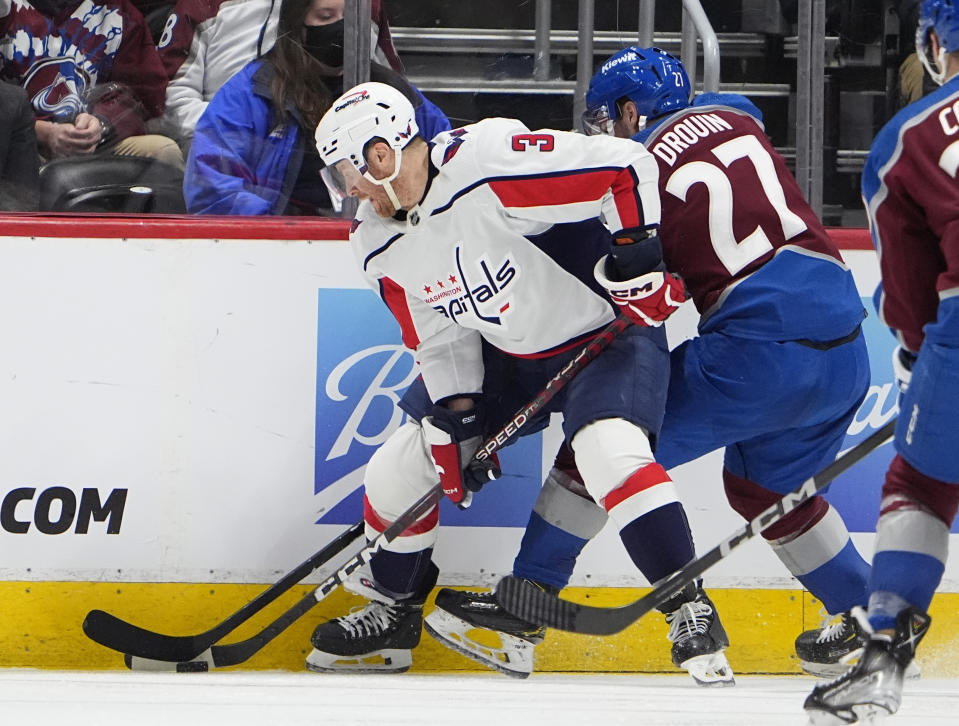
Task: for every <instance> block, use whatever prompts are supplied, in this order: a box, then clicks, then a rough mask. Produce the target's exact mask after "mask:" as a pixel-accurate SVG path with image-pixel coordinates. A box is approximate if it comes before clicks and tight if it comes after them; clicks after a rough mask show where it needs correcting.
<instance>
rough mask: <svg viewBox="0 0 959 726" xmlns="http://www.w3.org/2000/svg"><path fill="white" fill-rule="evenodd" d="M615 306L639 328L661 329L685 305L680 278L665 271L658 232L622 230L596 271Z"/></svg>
mask: <svg viewBox="0 0 959 726" xmlns="http://www.w3.org/2000/svg"><path fill="white" fill-rule="evenodd" d="M593 276H594V277H595V278H596V281H597V282H598V283H599V284H600V285H602V286H603V287H604V288H606V292H607V293H609V296H610V298H611V299H612V301H613V303H615V304H616V305H617V306H618V307H619V308H621V309H622V311H623V313H624V314H625V315H626V316H628V317H629V319H630V320H632V321H633V322H634V323H635V324H636V325H641V326H644V327H650V328H655V327H658V326H660V325H662V324H663V323H664V322H665V320H666V318H668V317H669V316H670V315H672V314H673V313H674V312H676V310H678V309H679V306H680V305H682V304H683V302H685V301H686V286H685V285H684V284H683V281H682V279H681V278H679V277H678V276H676V275H673V274H672V273H670V272H668V271H667V270H666V266H665V265H664V264H663V250H662V244H661V243H660V241H659V236H658V235H657V234H655V231H654V232H653V233H652V234H650V233H649V232H647V231H646V230H639V229H637V230H623V231H622V232H620V233H619V234H618V235H616V238H615V243H614V244H613V247H612V250H611V252H610V254H608V255H605V256H604V257H602V258H601V259H600V260H599V262H597V263H596V267H595V269H594V270H593Z"/></svg>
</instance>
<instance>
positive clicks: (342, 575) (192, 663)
mask: <svg viewBox="0 0 959 726" xmlns="http://www.w3.org/2000/svg"><path fill="white" fill-rule="evenodd" d="M630 325H631V323H630V321H629V318H627V317H626V316H624V315H620V316H619V317H617V318H616V319H615V320H613V322H611V323H610V324H609V325H607V326H606V327H605V328H603V330H601V331H600V332H599V333H598V334H597V335H596V336H595V337H594V338H593V339H592V340H591V341H590V342H589V343H587V344H586V345H585V346H584V347H583V349H582V350H581V351H580V352H579V353H577V354H576V356H575V357H573V358H572V359H571V360H570V361H569V362H568V363H567V364H566V365H565V366H563V368H562V369H561V370H560V371H559V372H558V373H557V374H556V375H555V376H553V378H552V379H550V381H549V382H548V383H547V384H546V386H545V387H544V388H543V389H542V390H541V391H540V392H539V393H538V394H537V395H536V397H535V398H533V400H531V401H530V402H529V403H527V404H526V405H525V406H523V407H522V408H521V409H520V410H519V411H517V412H516V414H515V415H514V416H513V417H512V418H511V419H510V420H509V421H508V422H507V423H506V424H505V425H504V426H503V427H502V428H501V429H500V430H499V431H497V432H496V433H495V434H494V435H493V436H492V437H490V438H489V439H488V440H487V441H486V443H485V444H484V445H483V446H481V447H480V448H479V450H477V452H476V455H475V458H476V459H478V460H480V461H487V460H489V458H490V457H491V456H492V455H493V454H494V453H495V452H496V451H498V450H499V449H501V448H503V447H504V446H505V445H506V444H507V443H508V442H509V441H510V440H511V439H512V438H513V437H514V436H515V435H516V434H517V433H518V432H519V430H520V429H521V428H522V427H523V426H524V425H525V424H526V423H527V421H529V420H530V419H531V418H533V417H534V416H535V415H536V414H537V413H539V412H540V411H542V409H543V408H544V407H545V406H546V405H547V404H548V403H549V402H550V401H551V400H552V399H553V397H554V396H555V395H556V394H557V393H559V391H560V390H562V389H563V388H564V387H565V386H566V384H567V383H569V381H571V380H572V379H573V378H574V377H575V376H576V375H577V374H578V373H579V372H580V371H581V370H582V369H583V367H585V366H586V364H587V363H589V362H590V361H591V360H593V359H594V358H595V357H596V356H597V355H599V353H600V352H601V351H602V350H603V349H605V348H606V347H607V346H608V345H609V344H610V343H611V342H612V341H613V339H614V338H616V336H618V335H619V334H620V333H621V332H623V331H624V330H625V329H626V328H627V327H629V326H630ZM442 496H443V489H442V486H440V485H436V486H435V487H434V488H433V489H431V490H430V491H429V492H427V493H426V494H425V495H423V497H421V498H420V500H419V501H417V502H416V503H415V504H413V506H411V507H410V508H409V509H408V510H407V511H406V512H404V513H403V514H401V515H400V516H399V517H398V518H397V520H396V521H395V522H394V523H393V524H392V525H390V526H389V527H388V528H387V529H386V530H384V531H383V532H381V533H380V534H379V535H377V537H376V538H374V539H373V540H372V541H371V542H370V543H369V544H368V546H367V547H365V548H364V549H363V550H361V551H360V552H359V553H358V554H356V555H355V556H354V557H353V558H352V559H350V560H349V561H348V562H347V563H346V564H345V565H343V566H342V567H341V568H340V569H338V570H337V571H336V572H334V573H333V574H332V575H330V576H329V577H328V578H326V579H325V580H324V581H323V582H322V583H320V584H319V585H318V586H317V587H316V588H315V589H314V590H312V591H311V592H309V593H308V594H307V595H305V596H304V597H303V598H301V600H300V601H299V602H298V603H296V604H295V605H294V606H293V607H291V608H290V609H289V610H287V611H286V612H285V613H283V614H282V615H281V616H280V617H279V618H277V619H276V620H275V621H274V622H272V623H270V624H269V625H268V626H266V628H264V629H263V630H262V631H260V632H259V633H257V634H256V635H254V636H252V637H251V638H248V639H247V640H244V641H240V642H237V643H231V644H228V645H212V643H214V642H215V640H209V641H206V642H205V643H203V645H204V646H205V647H203V648H195V649H194V650H193V651H192V652H190V653H188V654H187V655H186V656H185V657H180V658H170V657H167V652H164V653H163V655H157V653H159V652H160V649H159V648H158V649H157V650H155V651H152V652H151V651H148V650H146V649H142V648H140V649H137V650H128V649H125V648H117V647H115V646H114V645H112V644H111V643H114V642H117V641H116V640H110V642H104V641H105V640H107V638H103V639H98V638H94V640H96V641H97V642H99V643H101V644H102V645H107V647H111V648H114V649H115V650H121V651H123V652H124V653H126V654H127V657H126V662H127V666H128V667H130V668H133V669H137V670H141V669H142V670H174V669H175V670H181V671H182V670H207V669H208V668H209V667H210V666H212V667H214V668H222V667H224V666H227V665H235V664H237V663H242V662H243V661H245V660H247V659H248V658H250V657H251V656H252V655H253V654H254V653H256V652H257V651H259V650H260V649H261V648H262V647H263V646H265V645H266V644H267V643H269V642H270V641H271V640H273V638H275V637H276V636H277V635H279V634H280V633H281V632H283V631H284V630H285V629H286V628H287V627H289V626H290V625H291V624H292V623H293V622H295V621H296V620H297V619H299V618H300V617H301V616H302V615H304V614H305V613H306V612H307V611H309V610H310V609H311V608H312V607H313V606H314V605H315V604H316V603H318V602H320V601H321V600H323V599H324V598H326V596H327V595H328V594H329V593H330V592H332V591H333V590H334V589H336V588H337V587H338V586H339V585H340V584H341V583H342V582H343V580H344V579H346V577H348V576H349V575H350V574H351V573H352V572H354V571H355V570H356V569H358V568H360V567H362V566H363V565H364V564H366V563H367V562H369V561H370V559H371V558H372V557H373V554H374V553H375V552H376V550H377V549H379V547H381V546H382V545H383V544H385V543H387V542H391V541H393V539H395V538H396V537H398V536H399V535H400V533H401V532H403V531H404V530H405V529H407V528H408V527H409V526H410V525H411V524H413V523H414V522H415V521H416V520H417V519H419V518H420V516H422V515H423V514H424V513H426V512H427V511H429V510H430V508H432V507H433V505H435V504H436V502H438V501H439V500H440V499H441V498H442ZM356 526H362V522H361V523H359V524H358V525H356ZM320 564H322V562H321V563H320ZM314 569H315V568H314ZM307 574H309V573H307ZM291 575H292V573H291V574H290V575H287V576H286V577H284V580H286V579H287V578H288V577H290V576H291ZM305 576H306V575H303V576H301V577H300V578H299V579H303V577H305ZM293 584H295V583H291V584H290V585H289V586H288V587H286V588H285V589H286V590H288V589H290V587H292V586H293ZM277 585H279V583H277ZM274 587H276V585H275V586H274ZM284 591H285V590H284ZM264 594H265V593H264ZM279 594H280V593H277V594H276V595H275V596H274V597H273V599H275V598H276V596H278V595H279ZM250 605H252V603H250ZM254 612H256V611H255V610H251V611H250V612H249V614H248V615H247V616H246V618H244V619H248V618H249V617H250V616H252V615H253V613H254ZM103 615H106V616H107V617H109V618H111V619H112V621H114V624H116V623H122V624H123V626H126V627H127V628H135V627H136V626H130V624H129V623H125V622H124V621H121V620H119V619H118V618H113V616H110V615H108V614H107V613H103ZM89 617H90V616H89V615H88V616H87V619H88V620H89ZM101 617H102V616H101ZM239 622H242V620H241V621H239ZM239 622H237V623H235V624H234V626H233V627H234V628H235V627H236V626H237V625H239ZM136 631H137V632H140V633H143V632H149V631H143V630H142V629H139V628H136ZM84 632H87V635H90V633H89V632H88V631H87V630H86V621H85V622H84ZM208 632H212V631H208ZM228 632H229V630H227V631H225V632H223V633H222V634H221V635H220V636H219V637H218V638H217V639H216V640H219V639H220V638H222V637H223V636H224V635H226V634H227V633H228ZM98 635H101V636H102V635H104V633H102V632H100V633H98ZM153 635H159V634H153ZM90 637H93V636H90ZM160 637H162V638H170V637H171V636H160ZM187 637H189V636H187ZM130 642H131V643H134V644H135V643H136V642H137V641H136V640H134V639H131V641H130ZM154 642H155V643H156V642H158V641H154ZM197 644H198V643H195V645H197ZM161 661H179V663H169V662H167V663H162V662H161Z"/></svg>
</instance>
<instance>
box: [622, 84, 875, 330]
mask: <svg viewBox="0 0 959 726" xmlns="http://www.w3.org/2000/svg"><path fill="white" fill-rule="evenodd" d="M724 98H728V99H729V103H730V104H733V103H735V104H736V105H738V106H740V108H733V107H732V105H727V104H725V103H723V104H722V105H715V103H711V102H715V101H716V100H720V99H724ZM743 102H745V103H743ZM743 108H748V109H754V108H755V107H753V106H752V104H749V103H748V101H746V99H744V98H742V97H741V96H735V95H726V94H710V95H709V96H705V97H702V98H697V99H696V102H694V104H693V105H692V106H690V107H689V108H686V109H684V110H682V111H679V112H677V113H674V114H671V115H670V116H668V117H666V118H665V119H664V120H663V121H662V122H661V123H659V124H658V125H657V126H654V127H653V128H652V129H647V130H645V131H642V132H640V133H639V134H637V135H636V136H634V137H633V138H634V139H635V140H637V141H641V142H642V143H644V144H645V145H646V147H647V148H648V149H649V151H650V152H651V153H652V154H653V157H654V158H655V159H656V161H657V162H658V164H659V189H660V196H661V203H662V219H663V224H662V229H661V230H660V237H661V238H662V241H663V258H664V260H665V262H666V266H667V267H668V268H669V269H670V270H671V271H673V272H675V273H678V274H679V275H681V276H682V278H683V280H684V281H685V282H686V286H687V288H688V290H689V292H690V295H691V296H692V298H693V300H694V301H695V303H696V307H697V308H698V310H699V312H700V313H701V315H702V317H701V320H700V326H699V327H700V331H701V332H709V331H714V330H719V329H721V330H722V331H723V332H725V333H727V334H729V335H738V336H741V337H746V338H752V339H758V340H774V341H786V340H803V339H805V340H813V341H830V340H835V339H838V338H842V337H843V336H846V335H848V334H850V333H851V332H852V331H854V330H855V328H856V326H857V325H859V323H860V322H862V319H863V315H864V310H863V306H862V301H861V298H860V297H859V293H858V292H857V291H856V286H855V282H854V281H853V277H852V274H851V273H850V271H849V270H848V268H847V267H846V266H845V265H844V264H843V262H842V258H841V257H840V254H839V251H838V249H837V248H836V247H835V245H834V244H833V243H832V241H831V240H830V238H829V236H828V235H827V233H826V231H825V229H824V228H823V226H822V224H821V223H820V222H819V220H818V218H817V217H816V215H815V213H814V212H813V211H812V209H811V208H810V206H809V205H808V204H807V203H806V201H805V199H803V196H802V193H801V192H800V190H799V187H798V185H797V184H796V181H795V179H794V178H793V176H792V174H790V172H789V170H788V169H787V168H786V164H785V162H784V160H783V159H782V157H781V156H780V155H779V154H778V153H777V152H776V151H775V149H774V148H773V147H772V145H771V144H770V143H769V140H768V139H767V138H766V134H765V132H764V131H763V128H762V126H761V124H760V123H759V122H758V120H757V118H756V117H755V116H754V115H753V114H751V113H748V112H747V111H745V110H742V109H743ZM757 113H758V112H757Z"/></svg>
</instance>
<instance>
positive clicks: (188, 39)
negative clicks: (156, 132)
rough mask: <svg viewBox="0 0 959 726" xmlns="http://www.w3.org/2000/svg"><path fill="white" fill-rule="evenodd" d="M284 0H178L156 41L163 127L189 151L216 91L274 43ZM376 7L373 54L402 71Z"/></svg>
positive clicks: (383, 13) (379, 8)
mask: <svg viewBox="0 0 959 726" xmlns="http://www.w3.org/2000/svg"><path fill="white" fill-rule="evenodd" d="M334 4H335V3H334ZM339 4H340V5H341V4H342V3H339ZM279 6H280V2H279V0H178V2H177V4H176V6H175V7H174V8H173V12H172V13H171V15H170V17H169V18H167V22H166V27H165V28H164V29H163V34H162V36H161V37H160V39H159V41H158V42H157V50H158V51H159V52H160V59H161V60H162V61H163V68H164V70H165V71H166V74H167V78H168V80H169V84H168V85H167V90H166V108H165V110H164V112H163V125H162V127H160V128H162V130H163V132H164V133H166V134H169V135H170V136H172V137H173V138H175V139H176V140H177V141H178V142H179V143H180V146H181V148H182V149H184V152H185V151H186V150H187V149H188V148H189V145H190V141H191V140H192V138H193V130H194V128H195V127H196V122H197V120H198V119H199V118H200V116H201V115H202V114H203V112H204V111H205V110H206V107H207V104H208V103H209V102H210V99H212V98H213V95H214V94H215V93H216V92H217V91H218V90H220V87H221V86H222V85H223V84H224V83H226V82H227V81H228V80H229V79H230V77H231V76H233V74H235V73H236V72H237V71H239V70H240V69H241V68H243V66H245V65H246V64H247V63H248V62H250V61H252V60H254V59H256V58H260V57H261V56H262V55H263V54H264V53H265V52H266V51H268V50H269V49H270V48H272V47H273V43H274V41H275V40H276V25H277V16H278V15H279ZM371 10H372V12H371V15H372V20H373V24H372V26H371V29H372V35H371V42H370V47H371V48H372V51H373V52H372V55H371V59H372V60H374V61H376V62H377V63H381V64H383V65H389V66H391V67H392V68H393V69H394V70H397V71H402V70H403V66H402V64H401V63H400V59H399V57H398V56H397V55H396V50H395V49H394V48H393V43H392V40H391V39H390V31H389V25H388V24H387V17H386V10H385V9H384V7H383V5H382V3H381V2H380V0H372V7H371Z"/></svg>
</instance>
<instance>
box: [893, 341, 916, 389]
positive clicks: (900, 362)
mask: <svg viewBox="0 0 959 726" xmlns="http://www.w3.org/2000/svg"><path fill="white" fill-rule="evenodd" d="M915 362H916V354H915V353H913V352H912V351H909V350H906V349H905V348H903V347H902V346H901V345H897V346H896V349H895V350H893V351H892V373H893V375H894V376H895V377H896V385H897V386H899V392H900V393H905V392H906V390H907V389H908V388H909V381H911V380H912V366H913V364H915Z"/></svg>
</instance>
